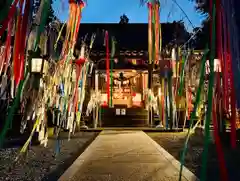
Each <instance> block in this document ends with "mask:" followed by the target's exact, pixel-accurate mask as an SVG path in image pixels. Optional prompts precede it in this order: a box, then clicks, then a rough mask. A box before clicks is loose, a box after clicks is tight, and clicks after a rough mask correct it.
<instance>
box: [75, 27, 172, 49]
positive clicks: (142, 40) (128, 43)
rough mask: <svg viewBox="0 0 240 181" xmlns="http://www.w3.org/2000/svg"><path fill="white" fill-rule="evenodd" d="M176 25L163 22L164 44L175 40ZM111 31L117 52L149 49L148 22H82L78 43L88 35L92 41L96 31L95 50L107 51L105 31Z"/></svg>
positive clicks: (110, 35)
mask: <svg viewBox="0 0 240 181" xmlns="http://www.w3.org/2000/svg"><path fill="white" fill-rule="evenodd" d="M174 27H175V25H174V24H173V23H163V24H162V37H163V39H162V44H163V46H165V45H166V44H168V43H169V42H171V41H173V40H174V33H175V28H174ZM105 30H107V31H108V32H109V37H112V36H114V37H115V39H116V52H117V51H120V50H122V51H126V50H129V51H139V50H140V51H147V50H148V24H147V23H129V24H118V23H108V24H101V23H89V24H81V25H80V29H79V35H80V36H79V37H80V38H79V39H78V43H77V44H78V45H80V42H81V39H83V38H84V37H85V36H86V35H88V38H87V39H88V41H90V38H91V35H92V34H93V33H96V39H95V43H94V45H93V50H96V51H101V50H103V51H105V47H104V46H103V44H104V32H105ZM110 45H111V40H110ZM77 48H79V47H77Z"/></svg>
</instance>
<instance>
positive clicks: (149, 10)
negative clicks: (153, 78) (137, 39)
mask: <svg viewBox="0 0 240 181" xmlns="http://www.w3.org/2000/svg"><path fill="white" fill-rule="evenodd" d="M152 8H153V7H152V4H151V3H148V54H149V60H148V61H149V62H152V59H153V56H154V55H152V15H153V12H152Z"/></svg>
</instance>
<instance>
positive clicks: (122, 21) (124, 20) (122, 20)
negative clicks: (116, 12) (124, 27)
mask: <svg viewBox="0 0 240 181" xmlns="http://www.w3.org/2000/svg"><path fill="white" fill-rule="evenodd" d="M128 23H129V18H128V17H127V15H126V14H123V15H122V16H120V21H119V24H128Z"/></svg>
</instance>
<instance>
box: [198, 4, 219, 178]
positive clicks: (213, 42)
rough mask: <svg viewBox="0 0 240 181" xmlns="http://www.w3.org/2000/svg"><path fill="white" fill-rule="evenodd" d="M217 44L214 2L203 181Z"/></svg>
mask: <svg viewBox="0 0 240 181" xmlns="http://www.w3.org/2000/svg"><path fill="white" fill-rule="evenodd" d="M215 42H216V0H213V10H212V40H211V54H210V59H209V65H210V75H209V76H210V77H209V84H208V106H207V114H206V122H205V130H204V133H205V138H204V150H203V156H202V170H201V177H200V179H201V181H205V180H206V178H207V174H206V173H207V160H208V159H207V158H208V144H209V137H210V120H211V116H212V104H213V87H214V57H215Z"/></svg>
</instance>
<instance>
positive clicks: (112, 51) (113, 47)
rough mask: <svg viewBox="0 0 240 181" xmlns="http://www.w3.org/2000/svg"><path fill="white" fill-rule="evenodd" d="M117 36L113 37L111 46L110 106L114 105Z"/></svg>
mask: <svg viewBox="0 0 240 181" xmlns="http://www.w3.org/2000/svg"><path fill="white" fill-rule="evenodd" d="M115 43H116V42H115V38H114V37H112V48H111V59H110V66H111V67H110V69H111V70H110V77H111V89H110V106H111V107H112V106H113V105H112V102H113V98H112V97H113V61H114V60H113V58H114V55H115Z"/></svg>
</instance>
